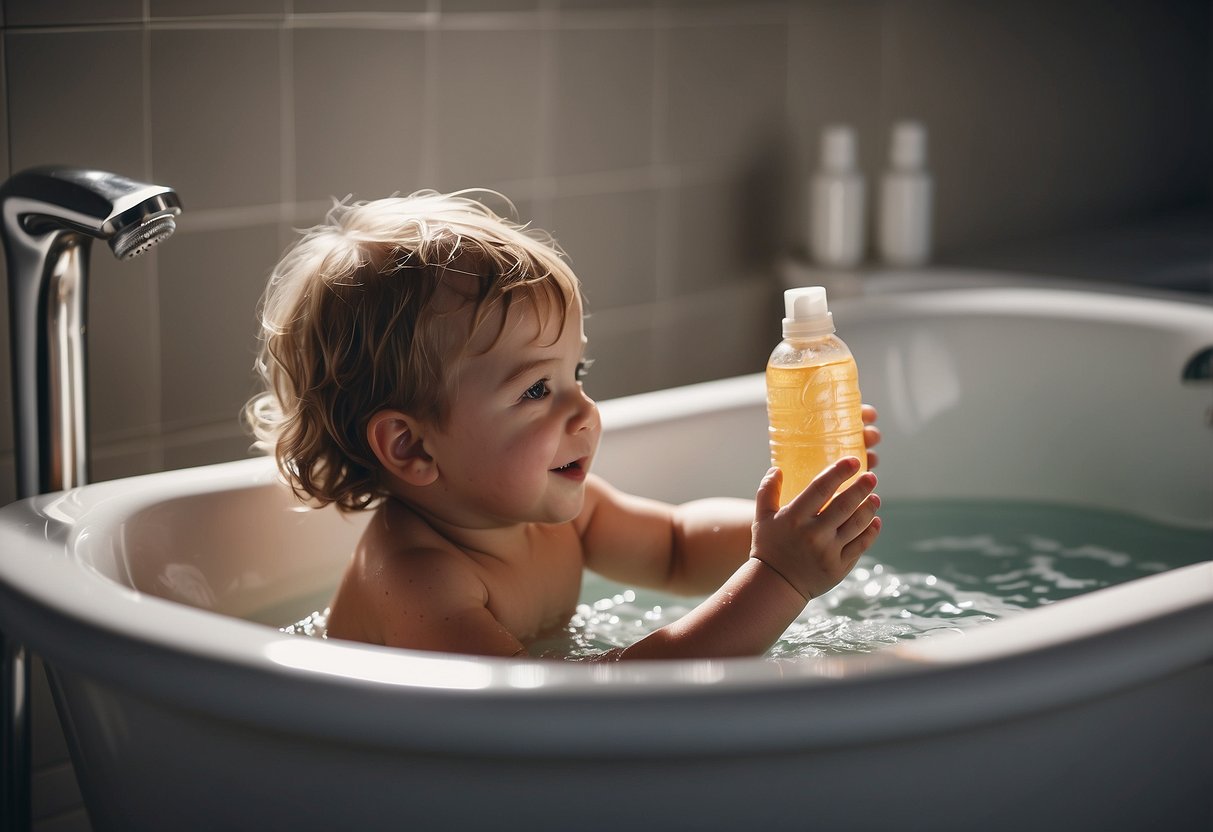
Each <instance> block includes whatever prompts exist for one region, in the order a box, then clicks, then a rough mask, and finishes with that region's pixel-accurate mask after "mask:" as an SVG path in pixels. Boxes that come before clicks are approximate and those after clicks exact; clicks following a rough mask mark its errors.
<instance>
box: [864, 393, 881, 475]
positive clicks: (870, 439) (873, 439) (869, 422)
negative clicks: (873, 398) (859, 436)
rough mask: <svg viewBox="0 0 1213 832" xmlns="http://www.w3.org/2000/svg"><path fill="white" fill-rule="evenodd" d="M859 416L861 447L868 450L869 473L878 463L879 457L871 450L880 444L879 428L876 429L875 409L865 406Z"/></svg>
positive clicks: (868, 405)
mask: <svg viewBox="0 0 1213 832" xmlns="http://www.w3.org/2000/svg"><path fill="white" fill-rule="evenodd" d="M860 415H861V416H862V417H863V446H864V447H865V448H867V449H868V470H869V471H871V470H872V469H873V468H875V467H876V463H877V462H879V461H880V457H878V456H877V455H876V453H875V452H874V451H873V450H872V448H874V447H876V446H877V445H878V444H880V428H878V427H876V408H874V407H872V405H870V404H865V405H863V406H862V409H861V410H860Z"/></svg>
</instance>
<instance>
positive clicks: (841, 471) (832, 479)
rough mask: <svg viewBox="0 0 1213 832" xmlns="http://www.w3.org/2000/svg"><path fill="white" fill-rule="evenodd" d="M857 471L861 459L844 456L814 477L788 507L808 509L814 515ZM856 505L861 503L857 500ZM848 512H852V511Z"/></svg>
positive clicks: (852, 509)
mask: <svg viewBox="0 0 1213 832" xmlns="http://www.w3.org/2000/svg"><path fill="white" fill-rule="evenodd" d="M857 471H859V460H858V459H856V458H855V457H853V456H846V457H843V458H842V459H840V460H838V461H837V462H835V463H834V464H833V465H830V466H829V467H827V468H826V469H825V470H824V471H822V472H821V473H820V474H818V475H817V476H816V477H814V478H813V481H812V482H810V483H809V484H808V485H807V486H805V489H804V491H801V492H800V493H799V494H797V495H796V497H795V498H794V499H793V500H792V501H791V502H790V503H788V507H789V508H790V509H792V510H793V511H795V512H797V513H799V512H802V511H808V512H809V513H810V514H812V515H816V514H818V513H819V512H820V511H821V509H822V506H824V505H825V504H826V501H827V500H829V499H830V497H832V496H834V492H835V491H837V490H838V489H839V488H841V487H842V484H843V483H844V482H846V481H847V480H849V479H850V478H851V477H853V476H855V473H856V472H857ZM865 496H866V495H865ZM855 505H859V503H858V502H856V503H855ZM854 510H855V506H851V511H854ZM847 513H848V514H850V511H848V512H847Z"/></svg>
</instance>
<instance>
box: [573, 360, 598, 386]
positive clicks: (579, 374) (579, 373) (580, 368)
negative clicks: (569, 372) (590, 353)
mask: <svg viewBox="0 0 1213 832" xmlns="http://www.w3.org/2000/svg"><path fill="white" fill-rule="evenodd" d="M593 366H594V359H592V358H584V359H582V360H581V361H578V362H577V370H576V371H575V372H574V373H573V377H574V378H575V379H577V380H578V381H585V377H586V376H587V375H589V374H590V367H593Z"/></svg>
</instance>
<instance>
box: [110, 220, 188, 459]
mask: <svg viewBox="0 0 1213 832" xmlns="http://www.w3.org/2000/svg"><path fill="white" fill-rule="evenodd" d="M178 242H179V239H178V238H177V237H176V236H174V237H170V238H169V239H168V240H166V241H165V242H164V243H162V245H161V248H159V249H157V250H153V251H152V252H149V253H147V254H143V255H140V256H139V257H137V258H135V259H134V260H128V261H122V262H119V261H118V260H115V259H114V257H113V256H112V254H111V252H110V249H109V246H107V245H106V244H105V243H94V244H93V253H92V257H91V259H90V275H89V291H88V295H89V297H88V360H89V373H88V386H89V389H88V402H89V430H90V433H91V435H92V437H93V441H94V443H97V442H104V441H108V440H109V439H110V438H112V437H115V436H118V437H124V436H129V435H131V434H132V433H135V434H146V433H149V432H154V431H155V430H156V429H157V428H158V427H159V423H160V389H159V382H160V378H159V374H160V357H159V352H160V322H159V311H160V310H159V308H158V307H157V305H156V295H157V291H158V289H157V285H156V263H157V261H158V258H159V257H160V255H161V252H163V251H164V249H165V248H167V247H168V246H174V247H175V246H176V245H177V244H178Z"/></svg>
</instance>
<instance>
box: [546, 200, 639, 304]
mask: <svg viewBox="0 0 1213 832" xmlns="http://www.w3.org/2000/svg"><path fill="white" fill-rule="evenodd" d="M657 199H658V193H657V192H656V191H654V190H651V189H644V190H636V191H621V192H618V193H598V194H590V195H585V196H567V197H558V198H556V199H555V200H553V203H552V210H553V214H554V219H553V223H552V225H551V229H550V230H551V232H552V233H553V235H554V236H555V237H556V239H557V240H558V241H559V242H560V245H561V247H562V248H564V250H565V252H566V253H567V254H568V256H569V261H570V262H571V263H572V265H573V270H574V271H575V272H576V273H577V276H578V277H579V278H580V279H581V283H582V286H583V287H584V292H585V295H586V299H587V308H588V309H589V311H590V312H591V313H593V312H595V311H597V310H601V309H609V308H612V307H616V306H632V305H635V304H639V303H649V302H651V301H653V300H655V299H656V289H657V240H658V206H657Z"/></svg>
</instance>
